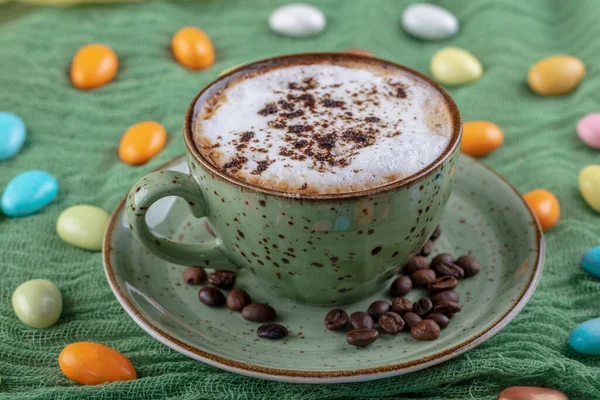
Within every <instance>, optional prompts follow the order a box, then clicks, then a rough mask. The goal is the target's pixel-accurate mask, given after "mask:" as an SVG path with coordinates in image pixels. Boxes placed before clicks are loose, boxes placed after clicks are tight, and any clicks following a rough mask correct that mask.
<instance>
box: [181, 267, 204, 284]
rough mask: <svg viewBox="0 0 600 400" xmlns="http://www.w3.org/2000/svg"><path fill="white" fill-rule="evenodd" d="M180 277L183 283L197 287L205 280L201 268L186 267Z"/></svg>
mask: <svg viewBox="0 0 600 400" xmlns="http://www.w3.org/2000/svg"><path fill="white" fill-rule="evenodd" d="M182 276H183V281H184V282H185V283H188V284H190V285H198V284H200V283H204V281H205V280H206V271H205V270H204V268H202V267H186V268H185V269H184V270H183V275H182Z"/></svg>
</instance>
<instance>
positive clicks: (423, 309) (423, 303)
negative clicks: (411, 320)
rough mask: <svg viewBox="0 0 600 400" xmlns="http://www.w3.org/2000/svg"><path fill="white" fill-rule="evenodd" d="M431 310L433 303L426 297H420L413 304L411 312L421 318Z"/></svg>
mask: <svg viewBox="0 0 600 400" xmlns="http://www.w3.org/2000/svg"><path fill="white" fill-rule="evenodd" d="M431 310H433V303H432V302H431V300H429V299H428V298H427V297H421V298H420V299H419V301H417V302H416V303H414V304H413V309H412V312H414V313H415V314H417V315H419V316H420V317H423V316H425V315H427V314H429V313H430V312H431Z"/></svg>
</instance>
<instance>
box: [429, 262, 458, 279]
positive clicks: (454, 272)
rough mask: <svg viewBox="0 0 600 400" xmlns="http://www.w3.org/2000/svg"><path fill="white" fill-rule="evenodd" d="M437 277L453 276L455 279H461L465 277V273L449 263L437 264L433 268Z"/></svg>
mask: <svg viewBox="0 0 600 400" xmlns="http://www.w3.org/2000/svg"><path fill="white" fill-rule="evenodd" d="M433 270H434V271H435V273H436V274H437V276H453V277H455V278H456V279H462V278H463V277H464V276H465V271H463V269H462V268H461V267H459V266H458V265H456V264H454V263H451V264H445V263H437V264H436V265H435V268H433Z"/></svg>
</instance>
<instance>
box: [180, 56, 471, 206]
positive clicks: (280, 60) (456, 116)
mask: <svg viewBox="0 0 600 400" xmlns="http://www.w3.org/2000/svg"><path fill="white" fill-rule="evenodd" d="M315 58H316V59H319V60H324V59H325V60H327V59H329V60H330V61H331V62H332V63H335V62H336V61H339V60H344V61H352V60H355V61H358V62H366V63H377V64H379V65H380V66H383V67H392V68H396V69H401V70H404V71H406V72H409V73H411V74H413V75H415V76H417V77H418V78H420V79H422V80H424V81H425V82H427V83H428V84H430V85H431V86H432V87H434V88H435V89H436V90H438V91H439V92H440V93H441V94H442V96H443V97H444V100H445V103H446V106H447V107H448V110H449V112H450V117H451V119H452V137H451V138H450V143H449V144H448V146H446V149H445V150H444V152H443V153H442V154H441V155H440V156H439V157H438V158H437V159H436V160H435V161H433V162H432V163H431V164H429V165H428V166H426V167H425V168H423V169H422V170H420V171H419V172H417V173H416V174H413V175H411V176H408V177H406V178H403V179H400V180H397V181H394V182H390V183H388V184H385V185H382V186H378V187H375V188H371V189H365V190H360V191H355V192H346V193H329V194H309V195H302V194H299V193H297V192H285V191H281V190H274V189H269V188H265V187H262V186H258V185H254V184H252V183H249V182H246V181H243V180H241V179H238V178H236V177H233V176H230V175H227V174H225V173H223V172H222V171H221V170H219V169H218V168H217V167H216V166H215V165H214V164H213V163H212V162H211V161H210V160H208V159H207V158H206V157H205V156H204V155H203V154H202V153H201V152H200V151H199V150H198V148H197V147H196V144H195V142H194V138H193V129H192V119H193V117H194V108H195V106H196V102H197V101H198V99H199V98H200V96H202V95H203V94H204V93H205V92H206V91H207V90H209V89H211V88H212V87H213V86H214V85H216V84H217V83H223V82H224V81H225V82H226V83H225V84H227V83H228V82H229V81H231V80H232V77H233V76H236V74H237V73H239V72H240V71H252V70H253V69H261V68H262V67H265V66H267V65H269V64H273V65H274V66H277V65H285V64H286V63H290V64H291V63H293V62H298V61H303V60H311V59H313V60H314V59H315ZM461 133H462V122H461V119H460V113H459V111H458V107H457V106H456V103H454V100H452V98H451V97H450V95H449V94H448V93H447V92H446V91H445V90H444V89H443V88H442V87H441V86H440V85H438V84H437V83H436V82H434V81H433V80H432V79H430V78H428V77H427V76H425V75H423V74H422V73H420V72H417V71H415V70H413V69H411V68H408V67H405V66H403V65H400V64H396V63H393V62H391V61H386V60H382V59H378V58H374V57H366V56H361V55H356V54H348V53H299V54H289V55H283V56H278V57H273V58H268V59H264V60H260V61H256V62H253V63H250V64H245V65H243V66H240V67H238V68H236V69H234V70H232V71H230V72H228V73H227V74H225V75H222V76H220V77H218V78H217V79H216V80H214V81H212V82H211V83H210V84H208V85H207V86H206V87H205V88H204V89H202V90H201V91H200V93H198V94H197V95H196V96H195V97H194V99H193V100H192V102H191V103H190V105H189V106H188V109H187V111H186V114H185V120H184V125H183V139H184V142H185V146H186V148H187V151H188V152H189V153H190V154H191V155H192V157H193V158H194V159H195V160H196V161H197V162H198V163H199V164H200V165H201V166H202V167H203V168H204V169H205V170H206V171H208V172H209V173H210V174H211V175H212V176H213V177H214V178H216V179H219V180H221V181H223V182H226V183H228V184H230V185H234V186H238V187H242V188H244V189H245V190H249V191H252V192H256V193H259V194H263V195H269V196H276V197H280V198H288V199H294V200H301V201H318V202H337V201H340V200H356V199H360V198H363V197H368V196H372V195H374V194H378V193H381V192H386V191H389V190H394V189H398V188H400V187H403V186H408V185H410V184H413V183H415V182H418V181H420V180H422V179H423V178H425V177H427V176H429V175H430V174H431V173H433V172H434V171H435V170H436V169H437V168H438V167H439V166H440V165H441V164H442V163H444V162H445V161H446V159H447V158H448V157H449V156H450V155H451V154H452V153H453V152H454V150H455V149H456V148H457V147H458V145H459V144H460V137H461Z"/></svg>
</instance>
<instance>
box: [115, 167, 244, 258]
mask: <svg viewBox="0 0 600 400" xmlns="http://www.w3.org/2000/svg"><path fill="white" fill-rule="evenodd" d="M167 196H178V197H181V198H183V199H184V200H185V201H187V203H188V204H189V206H190V210H191V212H192V215H193V216H194V217H196V218H200V217H204V216H205V215H206V214H207V212H206V202H205V201H204V198H203V196H202V193H201V192H200V190H199V189H198V183H196V181H194V179H193V178H192V177H191V175H187V174H183V173H181V172H177V171H158V172H152V173H150V174H148V175H146V176H144V177H143V178H142V179H140V180H139V181H138V182H137V183H136V184H135V185H134V186H133V188H131V190H130V191H129V194H128V195H127V205H126V211H127V220H128V221H129V226H130V229H131V230H132V233H133V235H134V236H135V237H136V238H137V240H139V242H140V243H141V244H142V245H143V246H144V247H146V248H147V249H148V250H149V251H150V252H151V253H152V254H154V255H156V256H158V257H160V258H162V259H163V260H166V261H169V262H172V263H175V264H181V265H190V266H203V267H208V268H214V269H221V270H234V269H235V266H234V265H233V263H231V261H229V260H228V259H227V257H226V256H225V253H224V252H223V247H222V242H221V240H220V239H219V238H218V237H217V238H215V239H214V240H211V241H208V242H204V243H200V244H183V243H177V242H174V241H172V240H169V239H166V238H163V237H159V236H156V235H155V234H154V233H153V232H152V231H151V230H150V228H149V227H148V224H147V223H146V212H147V211H148V209H149V208H150V206H151V205H152V204H154V203H155V202H156V201H157V200H160V199H162V198H163V197H167Z"/></svg>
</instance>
